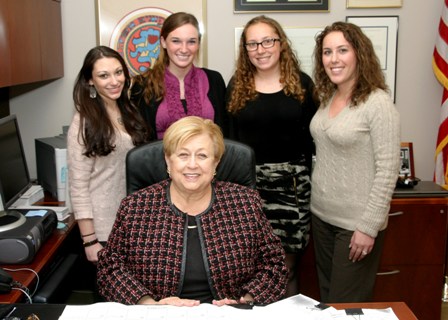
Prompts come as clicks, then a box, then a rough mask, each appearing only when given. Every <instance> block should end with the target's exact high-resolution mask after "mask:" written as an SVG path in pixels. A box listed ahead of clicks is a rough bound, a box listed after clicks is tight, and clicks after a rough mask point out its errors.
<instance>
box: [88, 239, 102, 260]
mask: <svg viewBox="0 0 448 320" xmlns="http://www.w3.org/2000/svg"><path fill="white" fill-rule="evenodd" d="M101 249H103V246H102V245H101V244H100V243H99V242H98V243H96V244H94V245H93V246H90V247H86V248H85V252H86V257H87V260H89V261H90V262H92V263H94V264H96V263H97V262H98V252H100V250H101Z"/></svg>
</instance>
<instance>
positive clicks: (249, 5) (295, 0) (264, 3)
mask: <svg viewBox="0 0 448 320" xmlns="http://www.w3.org/2000/svg"><path fill="white" fill-rule="evenodd" d="M328 2H329V0H235V10H234V12H236V13H244V12H254V11H258V12H269V11H270V12H289V11H315V12H316V11H323V12H326V11H328Z"/></svg>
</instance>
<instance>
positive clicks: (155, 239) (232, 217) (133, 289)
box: [98, 180, 287, 304]
mask: <svg viewBox="0 0 448 320" xmlns="http://www.w3.org/2000/svg"><path fill="white" fill-rule="evenodd" d="M169 185H170V180H165V181H162V182H161V183H158V184H155V185H152V186H149V187H147V188H145V189H142V190H140V191H137V192H135V193H133V194H131V195H129V196H128V197H126V198H125V199H123V201H122V203H121V206H120V208H119V211H118V214H117V219H116V221H115V224H114V226H113V229H112V232H111V235H110V237H109V241H108V244H107V246H106V248H105V249H104V250H102V251H101V252H100V253H99V258H98V260H99V261H98V287H99V291H100V294H101V295H103V297H104V298H105V299H106V300H107V301H115V302H120V303H124V304H136V303H137V302H138V300H139V299H140V298H142V297H143V296H145V295H148V296H150V297H152V298H154V299H155V300H160V299H162V298H166V297H170V296H179V294H180V292H181V290H182V282H183V278H184V272H185V259H186V257H185V255H186V251H185V248H186V241H187V239H186V234H187V224H188V221H187V220H188V219H187V216H186V214H184V213H180V212H179V211H178V210H176V209H175V208H174V207H173V205H172V204H171V203H170V200H169ZM196 221H197V225H198V228H199V236H200V243H201V247H202V252H203V256H204V264H205V269H206V272H207V275H208V281H209V285H210V288H211V292H212V294H213V297H214V299H224V298H231V299H238V298H240V297H242V296H244V295H245V294H246V293H250V294H251V295H252V296H253V297H254V300H255V302H257V303H263V304H268V303H271V302H275V301H277V300H279V299H281V298H282V297H283V295H284V293H285V288H286V281H287V268H286V266H285V253H284V250H283V248H282V246H281V243H280V240H279V239H278V238H277V237H276V236H275V235H274V233H273V231H272V227H271V225H270V223H269V222H268V220H267V219H266V217H265V215H264V213H263V211H262V207H261V200H260V198H259V195H258V193H257V192H256V191H255V190H252V189H249V188H246V187H243V186H240V185H237V184H233V183H229V182H220V181H218V182H214V183H213V197H212V201H211V204H210V206H209V208H208V209H207V210H206V211H204V212H203V213H201V214H199V215H197V216H196Z"/></svg>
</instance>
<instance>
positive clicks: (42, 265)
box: [0, 216, 76, 303]
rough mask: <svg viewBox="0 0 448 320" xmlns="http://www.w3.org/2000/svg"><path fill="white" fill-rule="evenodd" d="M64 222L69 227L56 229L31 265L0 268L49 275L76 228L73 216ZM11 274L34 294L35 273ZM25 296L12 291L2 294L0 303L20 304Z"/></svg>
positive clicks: (17, 272)
mask: <svg viewBox="0 0 448 320" xmlns="http://www.w3.org/2000/svg"><path fill="white" fill-rule="evenodd" d="M63 222H64V223H66V225H67V227H66V228H64V229H56V230H55V231H54V232H53V235H51V236H50V237H49V238H48V239H47V241H45V242H44V243H43V245H42V247H41V248H40V249H39V251H38V252H37V254H36V256H35V257H34V259H33V261H32V262H31V263H30V264H14V265H0V267H2V268H8V269H21V268H29V269H33V270H34V271H36V272H37V273H38V274H39V275H40V276H41V275H44V274H45V273H48V272H49V270H50V268H51V266H52V263H53V262H54V261H55V259H56V257H57V255H58V254H59V253H60V251H61V249H62V245H63V244H64V242H65V241H66V240H67V237H68V236H69V235H70V234H71V233H72V232H73V230H74V229H75V226H76V221H75V219H74V218H73V216H70V217H69V218H67V219H66V220H65V221H63ZM9 273H10V274H11V275H12V277H13V278H14V280H16V281H18V282H20V283H22V285H24V286H26V287H28V288H29V289H30V291H31V292H32V289H33V287H34V285H35V283H36V276H35V275H34V273H32V272H30V271H15V272H9ZM24 296H25V295H24V294H23V293H22V292H21V291H19V290H11V292H10V293H9V294H0V303H18V302H21V301H23V299H24Z"/></svg>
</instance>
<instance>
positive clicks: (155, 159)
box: [126, 139, 256, 194]
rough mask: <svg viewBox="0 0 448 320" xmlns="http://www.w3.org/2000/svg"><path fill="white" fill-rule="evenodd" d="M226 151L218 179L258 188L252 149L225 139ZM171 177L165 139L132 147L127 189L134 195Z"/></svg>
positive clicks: (220, 164) (217, 175) (127, 160)
mask: <svg viewBox="0 0 448 320" xmlns="http://www.w3.org/2000/svg"><path fill="white" fill-rule="evenodd" d="M224 142H225V146H226V150H225V152H224V155H223V156H222V158H221V161H220V163H219V165H218V168H217V170H216V179H217V180H222V181H229V182H234V183H238V184H241V185H243V186H247V187H250V188H253V189H255V184H256V176H255V154H254V151H253V150H252V148H250V147H249V146H247V145H245V144H242V143H240V142H236V141H233V140H229V139H225V140H224ZM165 179H168V173H167V172H166V163H165V157H164V153H163V144H162V141H155V142H151V143H148V144H145V145H142V146H138V147H135V148H134V149H132V150H130V151H129V152H128V154H127V156H126V189H127V193H128V194H131V193H133V192H135V191H138V190H140V189H142V188H145V187H147V186H150V185H152V184H154V183H157V182H160V181H162V180H165Z"/></svg>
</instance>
